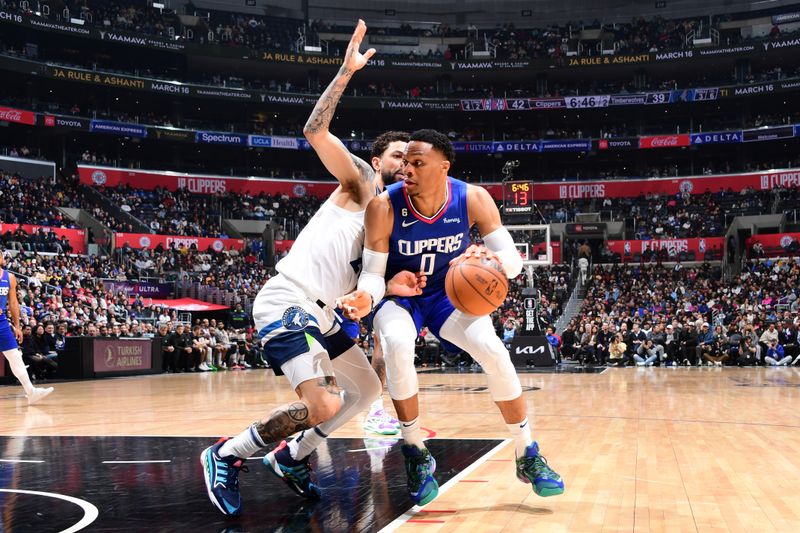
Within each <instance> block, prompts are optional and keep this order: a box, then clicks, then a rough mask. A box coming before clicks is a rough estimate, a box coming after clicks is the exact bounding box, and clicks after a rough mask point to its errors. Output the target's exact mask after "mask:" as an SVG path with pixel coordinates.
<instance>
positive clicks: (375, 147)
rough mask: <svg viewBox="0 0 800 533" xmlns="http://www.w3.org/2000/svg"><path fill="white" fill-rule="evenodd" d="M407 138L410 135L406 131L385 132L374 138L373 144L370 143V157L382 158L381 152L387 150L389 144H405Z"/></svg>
mask: <svg viewBox="0 0 800 533" xmlns="http://www.w3.org/2000/svg"><path fill="white" fill-rule="evenodd" d="M409 137H410V135H409V134H408V132H407V131H386V132H384V133H381V134H380V135H378V136H377V137H376V138H375V142H374V143H372V152H371V153H370V157H371V158H372V157H381V156H383V152H385V151H386V149H387V148H389V145H390V144H392V143H393V142H395V141H402V142H404V143H407V142H408V138H409Z"/></svg>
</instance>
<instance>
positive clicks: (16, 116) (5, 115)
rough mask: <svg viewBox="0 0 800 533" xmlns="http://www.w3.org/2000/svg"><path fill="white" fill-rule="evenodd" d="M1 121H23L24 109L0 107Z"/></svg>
mask: <svg viewBox="0 0 800 533" xmlns="http://www.w3.org/2000/svg"><path fill="white" fill-rule="evenodd" d="M0 121H5V122H22V111H19V110H18V109H0Z"/></svg>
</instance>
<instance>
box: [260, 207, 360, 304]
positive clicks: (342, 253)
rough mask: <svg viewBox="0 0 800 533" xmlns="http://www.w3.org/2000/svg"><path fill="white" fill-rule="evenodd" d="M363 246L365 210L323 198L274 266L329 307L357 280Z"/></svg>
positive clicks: (353, 286)
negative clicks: (358, 209)
mask: <svg viewBox="0 0 800 533" xmlns="http://www.w3.org/2000/svg"><path fill="white" fill-rule="evenodd" d="M363 247H364V211H348V210H347V209H344V208H341V207H339V206H337V205H336V204H334V203H333V202H332V201H330V200H326V201H325V203H323V204H322V207H320V208H319V211H317V213H316V214H315V215H314V216H313V217H312V218H311V220H310V221H309V222H308V224H306V227H305V228H303V230H302V231H301V232H300V235H298V236H297V240H296V241H294V244H293V245H292V249H291V250H289V253H288V254H287V255H286V257H284V258H283V259H281V260H280V261H279V262H278V264H277V265H276V266H275V270H277V271H278V272H280V273H281V274H283V275H284V276H285V277H286V278H287V279H289V280H290V281H291V282H292V283H294V284H295V285H297V286H299V287H302V288H303V290H304V291H305V292H306V294H307V295H309V296H313V297H314V298H313V299H319V300H321V301H322V302H324V303H325V304H327V305H328V306H329V307H331V308H334V307H336V299H337V298H339V297H340V296H342V295H345V294H347V293H348V292H350V291H352V290H353V289H354V288H355V286H356V284H357V283H358V273H359V271H360V269H361V254H362V249H363Z"/></svg>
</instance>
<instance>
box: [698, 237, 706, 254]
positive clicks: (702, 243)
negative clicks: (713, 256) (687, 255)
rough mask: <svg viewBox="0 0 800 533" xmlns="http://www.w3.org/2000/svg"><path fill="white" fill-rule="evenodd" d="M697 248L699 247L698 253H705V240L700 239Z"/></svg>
mask: <svg viewBox="0 0 800 533" xmlns="http://www.w3.org/2000/svg"><path fill="white" fill-rule="evenodd" d="M699 248H700V253H701V254H704V253H706V240H705V239H700V245H699Z"/></svg>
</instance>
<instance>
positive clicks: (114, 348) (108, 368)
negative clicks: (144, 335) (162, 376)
mask: <svg viewBox="0 0 800 533" xmlns="http://www.w3.org/2000/svg"><path fill="white" fill-rule="evenodd" d="M152 342H153V341H151V340H150V339H125V338H122V339H95V340H94V341H93V342H92V349H93V356H94V371H95V372H129V371H131V370H150V368H151V367H152V366H153V364H152V355H153V354H152V351H153V350H152Z"/></svg>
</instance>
